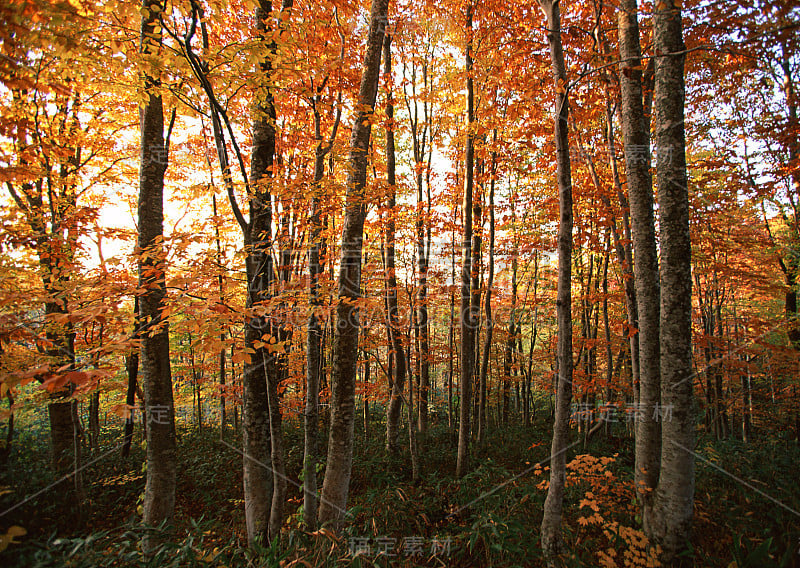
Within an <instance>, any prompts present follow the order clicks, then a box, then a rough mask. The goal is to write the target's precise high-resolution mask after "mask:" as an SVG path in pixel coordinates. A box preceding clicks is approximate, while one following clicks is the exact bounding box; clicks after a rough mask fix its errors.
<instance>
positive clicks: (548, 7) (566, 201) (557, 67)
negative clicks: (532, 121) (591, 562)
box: [539, 0, 572, 565]
mask: <svg viewBox="0 0 800 568" xmlns="http://www.w3.org/2000/svg"><path fill="white" fill-rule="evenodd" d="M539 5H540V6H541V8H542V10H543V11H544V13H545V16H546V18H547V27H548V31H547V40H548V42H549V44H550V59H551V61H552V70H553V82H554V85H555V90H556V97H555V105H554V112H553V115H554V121H553V122H554V130H555V134H554V135H555V146H556V162H557V179H558V204H559V215H560V222H559V227H558V292H557V299H556V313H557V316H556V317H557V320H558V354H557V363H558V384H557V390H556V405H555V419H554V423H553V443H552V446H551V450H550V486H549V487H548V490H547V497H546V499H545V503H544V516H543V518H542V548H543V549H544V553H545V556H546V558H547V561H548V564H551V565H553V564H555V563H556V562H557V556H558V554H560V552H561V549H562V548H563V537H562V535H561V510H562V507H563V501H564V486H565V482H566V452H567V449H568V448H569V446H568V445H567V442H568V441H569V414H570V401H571V399H572V292H571V286H572V273H571V269H572V173H571V170H570V157H569V132H568V129H567V119H568V115H569V100H568V97H567V90H566V87H567V72H566V66H565V64H564V51H563V48H562V45H561V16H560V14H559V5H558V2H553V1H552V0H539Z"/></svg>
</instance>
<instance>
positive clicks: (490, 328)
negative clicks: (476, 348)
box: [478, 130, 509, 444]
mask: <svg viewBox="0 0 800 568" xmlns="http://www.w3.org/2000/svg"><path fill="white" fill-rule="evenodd" d="M494 138H495V141H496V139H497V131H496V130H495V131H494ZM495 159H496V153H495V152H492V179H491V180H490V182H489V276H488V277H487V280H486V296H485V298H484V311H485V313H486V337H485V338H484V343H483V360H482V361H481V375H480V384H481V386H480V389H481V401H480V406H479V409H480V413H481V417H480V419H479V420H478V443H479V444H482V443H483V441H484V438H485V437H486V427H487V420H486V386H487V375H488V373H489V357H490V351H491V348H492V334H493V332H494V321H493V319H492V285H493V284H494V184H495V181H494V161H495ZM508 385H509V383H508V379H507V378H506V377H503V388H502V396H503V411H502V412H503V424H505V423H506V422H508Z"/></svg>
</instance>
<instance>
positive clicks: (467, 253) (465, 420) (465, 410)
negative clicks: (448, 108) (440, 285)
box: [456, 2, 476, 477]
mask: <svg viewBox="0 0 800 568" xmlns="http://www.w3.org/2000/svg"><path fill="white" fill-rule="evenodd" d="M466 32H467V47H466V56H465V57H466V67H467V125H466V130H467V143H466V152H465V155H466V156H465V176H464V202H463V204H462V207H461V210H462V211H463V214H464V232H463V241H462V252H463V254H462V260H461V317H460V321H461V385H460V400H459V423H458V457H457V462H456V475H457V476H458V477H463V476H464V475H465V474H466V473H467V471H468V470H469V437H470V410H471V407H472V372H473V366H474V364H475V361H474V357H475V327H476V322H475V319H476V317H475V316H476V314H475V312H474V310H473V308H472V287H471V276H472V270H473V266H472V193H473V189H474V187H473V184H474V181H473V176H474V171H475V133H474V123H475V92H474V88H473V77H472V72H473V71H472V3H471V2H470V3H469V4H468V5H467V26H466Z"/></svg>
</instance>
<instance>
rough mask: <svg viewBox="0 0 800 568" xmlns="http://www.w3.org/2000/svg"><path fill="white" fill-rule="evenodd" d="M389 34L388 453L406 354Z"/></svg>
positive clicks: (394, 440)
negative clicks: (399, 301) (400, 294)
mask: <svg viewBox="0 0 800 568" xmlns="http://www.w3.org/2000/svg"><path fill="white" fill-rule="evenodd" d="M391 43H392V37H391V35H389V34H386V37H385V39H384V42H383V65H384V69H383V72H384V74H385V75H386V77H387V92H386V118H387V127H386V176H387V178H388V182H389V203H388V213H387V214H388V221H387V226H386V309H387V319H388V323H389V326H388V328H387V329H388V333H389V342H390V344H391V346H392V352H393V353H392V354H393V362H394V366H393V371H394V376H393V377H392V390H391V397H390V399H389V405H388V407H387V409H386V449H387V451H389V452H390V453H396V452H397V450H398V434H399V429H400V416H401V414H402V409H403V389H404V388H405V381H406V355H405V350H404V348H403V340H402V333H401V331H400V326H399V317H398V313H397V276H396V274H395V239H396V232H397V226H396V221H395V215H396V209H397V197H396V192H397V189H396V187H397V179H396V172H395V145H394V95H393V93H392V90H391V85H392V83H391V74H392V55H391Z"/></svg>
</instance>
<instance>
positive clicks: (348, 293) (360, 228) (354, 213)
mask: <svg viewBox="0 0 800 568" xmlns="http://www.w3.org/2000/svg"><path fill="white" fill-rule="evenodd" d="M388 9H389V0H373V2H372V6H371V8H370V24H369V36H368V38H367V46H366V55H365V58H364V67H363V71H362V75H361V85H360V88H359V97H358V105H357V108H358V111H357V112H356V115H355V117H354V123H353V131H352V134H351V138H350V154H349V156H348V165H349V169H348V173H347V197H346V206H345V217H344V226H343V227H342V250H341V261H340V267H339V294H338V297H339V302H338V304H337V306H336V327H337V329H336V332H337V333H336V337H335V339H334V346H333V350H334V353H333V380H332V388H331V394H332V400H331V427H330V436H329V438H328V461H327V470H326V472H325V481H324V483H323V487H322V503H321V505H320V508H319V520H320V522H322V523H327V522H333V523H334V525H338V524H339V523H340V521H341V519H342V516H343V515H344V514H345V509H346V507H347V495H348V491H349V486H350V473H351V470H352V463H353V426H354V424H355V408H354V405H355V371H356V363H357V361H356V359H357V348H358V325H359V324H358V308H357V307H356V306H355V305H354V303H355V301H356V300H358V299H359V297H360V295H361V245H362V238H363V232H364V219H365V217H366V212H367V210H366V203H365V200H364V189H365V186H366V178H367V158H368V156H367V150H368V148H369V139H370V133H371V115H372V113H373V111H374V109H375V97H376V95H377V91H378V76H379V72H380V63H381V47H382V45H383V39H384V32H385V28H386V25H387V18H388Z"/></svg>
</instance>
